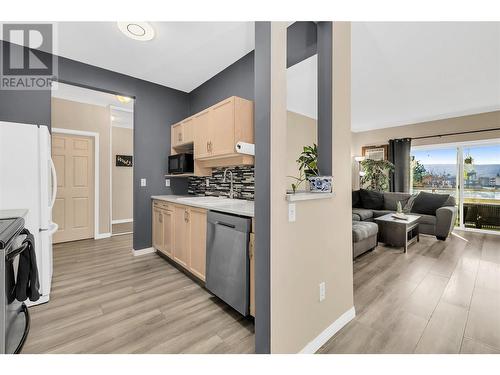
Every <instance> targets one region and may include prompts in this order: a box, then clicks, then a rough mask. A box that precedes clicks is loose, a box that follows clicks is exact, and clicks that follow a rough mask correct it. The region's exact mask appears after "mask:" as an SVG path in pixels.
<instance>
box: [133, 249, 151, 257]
mask: <svg viewBox="0 0 500 375" xmlns="http://www.w3.org/2000/svg"><path fill="white" fill-rule="evenodd" d="M155 251H156V250H155V249H154V247H146V248H145V249H140V250H134V249H132V254H134V256H135V257H138V256H140V255H146V254H150V253H154V252H155Z"/></svg>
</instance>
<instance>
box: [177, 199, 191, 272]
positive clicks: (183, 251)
mask: <svg viewBox="0 0 500 375" xmlns="http://www.w3.org/2000/svg"><path fill="white" fill-rule="evenodd" d="M189 240H190V230H189V208H188V207H186V206H181V205H175V206H174V248H173V253H174V260H175V261H176V262H177V263H179V264H180V265H182V266H183V267H185V268H189Z"/></svg>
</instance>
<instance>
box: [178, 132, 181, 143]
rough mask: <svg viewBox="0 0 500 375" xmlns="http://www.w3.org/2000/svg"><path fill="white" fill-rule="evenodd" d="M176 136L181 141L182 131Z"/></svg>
mask: <svg viewBox="0 0 500 375" xmlns="http://www.w3.org/2000/svg"><path fill="white" fill-rule="evenodd" d="M178 138H179V142H181V141H182V133H179V137H178Z"/></svg>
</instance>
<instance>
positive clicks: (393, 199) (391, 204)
mask: <svg viewBox="0 0 500 375" xmlns="http://www.w3.org/2000/svg"><path fill="white" fill-rule="evenodd" d="M408 198H410V194H407V193H389V192H385V193H384V210H390V211H396V209H397V204H398V202H401V207H404V206H405V204H406V202H407V201H408Z"/></svg>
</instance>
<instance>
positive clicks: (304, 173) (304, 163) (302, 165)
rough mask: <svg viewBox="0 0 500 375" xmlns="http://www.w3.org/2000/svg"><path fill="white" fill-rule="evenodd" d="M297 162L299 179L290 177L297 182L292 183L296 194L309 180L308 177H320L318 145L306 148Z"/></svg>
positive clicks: (314, 144)
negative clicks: (303, 183)
mask: <svg viewBox="0 0 500 375" xmlns="http://www.w3.org/2000/svg"><path fill="white" fill-rule="evenodd" d="M296 161H297V164H298V166H299V177H296V176H288V177H290V178H293V179H294V180H295V182H294V183H292V191H293V193H294V194H295V192H296V191H297V189H298V187H299V186H300V185H301V184H302V182H304V181H305V180H307V178H308V177H312V176H319V170H318V146H317V145H316V143H313V145H312V146H304V148H303V149H302V152H301V153H300V155H299V158H298V159H297V160H296Z"/></svg>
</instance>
